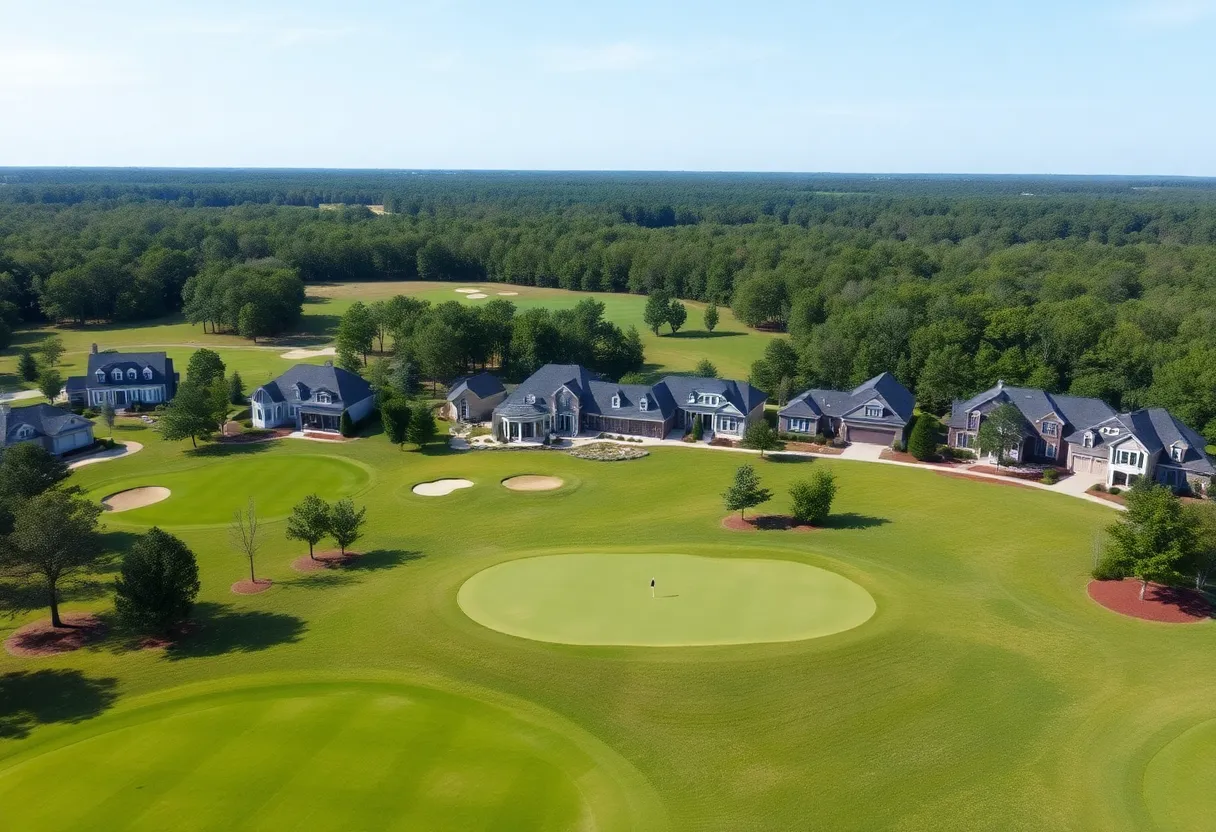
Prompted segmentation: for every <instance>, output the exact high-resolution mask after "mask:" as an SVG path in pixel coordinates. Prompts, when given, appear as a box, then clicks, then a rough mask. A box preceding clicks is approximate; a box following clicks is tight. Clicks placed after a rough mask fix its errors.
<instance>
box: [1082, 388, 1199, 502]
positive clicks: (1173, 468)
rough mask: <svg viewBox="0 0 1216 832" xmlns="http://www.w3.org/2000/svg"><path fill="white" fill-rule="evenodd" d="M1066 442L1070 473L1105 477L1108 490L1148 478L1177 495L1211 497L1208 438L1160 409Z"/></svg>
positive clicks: (1123, 416)
mask: <svg viewBox="0 0 1216 832" xmlns="http://www.w3.org/2000/svg"><path fill="white" fill-rule="evenodd" d="M1067 442H1068V467H1069V470H1072V471H1081V472H1085V473H1093V474H1104V475H1105V478H1106V486H1107V487H1108V488H1109V487H1112V486H1118V487H1119V488H1124V487H1127V486H1129V485H1131V484H1133V483H1134V482H1135V481H1136V480H1138V479H1140V478H1141V477H1148V478H1149V479H1151V480H1154V481H1155V482H1159V483H1161V484H1163V485H1168V486H1169V487H1171V488H1173V489H1175V490H1179V491H1185V490H1189V491H1191V492H1192V493H1195V494H1206V493H1208V492H1209V490H1210V488H1211V486H1212V477H1213V476H1216V464H1214V463H1213V461H1212V459H1211V457H1209V456H1208V455H1207V453H1206V451H1205V445H1206V442H1205V441H1204V439H1203V437H1201V436H1199V434H1197V433H1195V431H1193V430H1191V429H1190V428H1189V427H1187V426H1186V425H1184V424H1183V423H1182V422H1180V421H1178V420H1177V419H1176V418H1174V416H1173V414H1171V413H1170V412H1169V411H1168V410H1165V409H1164V408H1160V407H1150V408H1146V409H1144V410H1137V411H1134V412H1132V413H1120V414H1119V415H1117V416H1113V417H1111V418H1110V419H1105V420H1103V421H1101V422H1099V423H1097V424H1093V425H1089V426H1088V427H1086V428H1084V429H1082V430H1079V431H1077V432H1076V433H1075V434H1073V435H1072V436H1070V437H1068V439H1067Z"/></svg>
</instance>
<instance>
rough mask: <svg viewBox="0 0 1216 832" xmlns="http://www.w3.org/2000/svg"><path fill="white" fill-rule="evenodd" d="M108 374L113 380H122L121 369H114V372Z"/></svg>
mask: <svg viewBox="0 0 1216 832" xmlns="http://www.w3.org/2000/svg"><path fill="white" fill-rule="evenodd" d="M110 375H111V376H112V377H113V378H114V380H115V381H122V370H115V371H114V372H112V373H110Z"/></svg>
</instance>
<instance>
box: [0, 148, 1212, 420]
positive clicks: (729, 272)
mask: <svg viewBox="0 0 1216 832" xmlns="http://www.w3.org/2000/svg"><path fill="white" fill-rule="evenodd" d="M5 179H6V185H5V186H4V188H2V189H0V327H7V328H8V329H13V328H14V327H17V326H20V325H21V324H22V323H23V322H24V323H33V322H39V321H42V320H44V319H52V320H56V321H64V322H72V323H77V324H81V323H87V322H92V321H134V320H144V319H149V318H154V317H157V316H160V315H165V314H171V313H177V312H184V314H185V316H186V318H187V319H188V320H190V321H193V322H195V323H200V324H202V325H203V326H204V327H205V328H206V329H207V330H209V331H211V330H214V331H222V332H236V333H239V334H242V335H245V336H247V337H251V338H260V337H263V336H273V335H277V334H280V333H283V332H289V331H291V330H292V328H293V327H295V326H297V325H298V321H299V317H300V310H301V303H302V301H303V287H304V285H305V284H307V283H311V282H320V281H351V280H414V279H426V280H450V281H509V282H514V283H521V284H525V285H533V286H543V287H550V286H552V287H561V288H565V289H573V290H583V291H596V292H606V291H615V292H632V293H636V294H646V295H651V296H655V295H658V296H660V297H663V296H665V297H668V298H680V299H684V300H691V301H703V302H707V303H715V304H722V305H726V304H729V305H730V306H731V308H732V311H733V313H734V316H735V318H737V319H738V320H740V321H742V322H743V323H745V324H747V325H749V326H753V327H763V328H766V329H775V330H781V329H784V330H786V331H788V332H789V335H790V342H791V345H792V346H793V347H794V349H795V352H796V355H797V364H796V374H795V376H794V377H792V378H791V382H792V384H791V385H790V386H792V387H793V388H794V389H799V388H802V387H806V386H817V387H833V388H847V387H850V386H853V385H856V384H858V383H860V382H861V381H863V380H865V379H867V378H870V377H871V376H874V375H877V374H878V373H879V372H882V371H884V370H888V371H891V372H893V373H895V374H896V376H897V377H898V378H899V380H900V381H901V382H903V383H904V384H905V385H907V386H908V387H909V388H910V389H913V390H916V391H917V393H918V394H919V395H920V397H921V398H922V405H923V406H925V407H926V408H927V409H929V410H932V411H935V412H939V413H940V412H944V410H945V409H946V408H948V406H949V400H950V399H952V398H953V397H955V396H962V395H966V394H968V393H971V392H975V391H976V390H979V389H982V388H984V387H986V386H989V385H991V384H993V383H995V381H996V380H997V379H998V378H1002V379H1004V380H1005V381H1006V382H1007V383H1010V384H1021V385H1034V386H1041V387H1045V388H1047V389H1049V390H1052V391H1055V392H1067V393H1073V394H1077V395H1092V396H1100V397H1103V398H1105V399H1106V400H1107V401H1109V402H1110V403H1111V404H1112V405H1114V406H1116V407H1119V408H1132V407H1139V406H1147V405H1162V406H1166V407H1169V408H1170V409H1171V410H1174V411H1175V412H1176V413H1178V415H1179V416H1181V417H1182V418H1183V419H1185V420H1186V421H1187V422H1188V423H1190V424H1192V425H1193V426H1195V427H1196V428H1198V429H1200V430H1203V431H1205V432H1206V433H1207V434H1208V435H1209V437H1211V438H1213V439H1216V184H1214V183H1213V182H1211V181H1208V180H1182V179H1177V180H1174V179H1166V178H1126V177H1124V178H1119V177H1105V178H1085V177H1069V178H1041V177H1040V178H1034V177H979V178H964V177H949V176H942V177H886V178H881V179H880V178H874V177H862V176H824V175H726V174H704V175H697V174H568V173H566V174H547V173H532V174H518V173H511V174H505V173H504V174H495V173H467V174H464V173H443V174H435V173H427V172H405V171H402V172H368V173H362V172H360V173H356V172H340V171H339V172H323V171H300V172H280V171H235V172H234V171H163V170H162V171H158V170H142V171H132V170H119V171H113V170H111V171H103V170H34V169H29V170H19V171H15V172H10V173H6V176H5ZM1026 194H1033V196H1027V195H1026ZM323 203H324V204H336V203H344V204H346V205H347V206H348V207H345V208H342V209H340V210H324V211H318V210H316V206H318V205H320V204H323ZM366 205H383V206H384V207H385V209H386V210H387V211H388V212H389V213H388V214H387V215H383V216H379V215H375V214H372V213H371V212H370V211H368V210H367V209H366V208H365V207H364V206H366ZM390 306H391V305H389V304H386V306H385V307H384V308H377V309H376V310H374V311H373V312H372V318H373V324H374V331H375V333H376V337H377V346H378V348H379V349H380V350H381V351H383V350H384V349H385V345H384V344H383V343H380V340H381V338H382V337H383V336H384V335H385V334H387V333H389V332H392V331H395V330H397V329H400V328H401V327H405V328H407V329H408V328H410V327H411V326H412V324H410V323H409V321H408V319H409V318H410V316H411V315H413V314H415V313H416V310H411V309H410V308H409V307H408V305H398V306H397V307H395V308H390ZM488 307H489V304H487V305H486V307H483V308H488ZM369 309H370V307H369ZM653 311H654V314H653V315H652V316H651V317H652V318H654V319H655V320H656V321H657V320H658V319H659V318H660V317H661V316H660V315H659V311H660V307H659V304H658V303H656V304H655V305H654V310H653ZM688 311H689V313H693V310H688ZM449 314H450V315H452V317H453V319H449V318H448V317H445V316H446V315H449ZM558 314H561V313H557V312H553V313H548V315H549V318H548V320H546V318H545V314H544V313H535V311H534V310H529V311H528V312H525V313H522V314H521V315H519V316H516V321H515V322H513V323H512V324H511V325H510V326H503V325H502V320H501V319H499V329H498V334H499V335H500V336H502V337H501V338H499V339H498V340H497V341H496V340H494V338H493V337H492V336H490V335H487V336H485V337H484V338H483V337H478V338H476V339H474V343H476V344H482V343H486V344H493V345H494V346H493V347H492V350H493V353H494V356H495V357H499V358H502V357H504V354H505V353H512V354H514V353H516V350H514V349H513V348H511V347H510V345H511V344H513V343H515V342H516V340H517V338H518V345H519V350H518V354H519V355H520V356H521V359H520V362H521V367H528V366H535V364H536V362H537V361H539V360H541V359H542V358H543V357H544V356H550V355H560V354H561V353H562V350H560V349H558V348H555V347H554V346H553V341H554V339H555V338H559V336H560V337H564V329H563V328H561V327H560V326H558V324H557V323H556V322H555V319H554V318H553V316H555V315H558ZM696 314H699V313H696ZM440 318H441V320H439V321H438V322H436V321H432V320H428V321H427V326H430V327H432V329H433V334H435V335H436V336H437V337H441V338H444V339H447V341H448V342H449V343H450V342H451V341H452V339H453V338H456V339H459V338H460V337H461V331H460V328H459V327H458V326H457V325H456V322H455V321H454V313H442V315H441V316H440ZM694 320H696V319H695V318H694ZM561 323H562V324H564V323H565V320H563V321H561ZM662 323H663V324H669V323H671V321H670V320H668V319H666V318H664V319H663V321H662ZM682 323H683V322H682V321H679V322H676V323H675V324H674V326H675V328H677V329H678V328H679V327H680V326H681V325H682ZM652 326H653V325H652ZM708 326H709V324H708V321H707V328H708ZM656 328H657V327H656ZM453 332H455V335H453ZM584 334H585V333H584ZM364 335H365V331H363V332H360V333H359V339H357V340H360V343H366V341H365V339H364ZM621 335H622V336H624V337H623V338H622V339H620V340H621V341H622V343H623V344H624V346H623V347H622V351H623V352H624V353H626V354H624V355H615V354H612V353H613V352H614V349H615V348H609V347H608V346H606V345H605V343H604V338H603V337H593V338H582V337H580V338H579V339H577V340H578V341H579V343H580V344H583V345H586V344H592V345H593V346H592V347H590V348H588V349H589V350H590V352H592V353H596V351H597V350H598V357H597V360H598V361H599V362H600V364H601V366H604V367H606V366H611V367H613V368H616V367H619V366H624V365H628V364H630V363H632V359H633V357H634V356H633V351H634V346H635V345H634V344H633V342H632V340H631V339H630V337H629V336H628V333H627V332H623V333H621ZM7 337H8V336H5V335H4V330H3V329H2V328H0V343H2V342H3V341H4V340H6V339H7ZM596 345H598V346H596ZM479 349H480V347H479ZM584 351H587V350H584ZM432 352H434V351H432ZM434 357H435V356H434V355H433V354H432V355H431V356H430V358H432V359H434ZM506 357H507V358H511V357H512V355H506ZM424 358H427V356H425V355H423V354H416V355H414V356H413V361H412V363H411V366H414V367H418V368H419V369H418V372H421V373H422V374H424V375H425V374H426V373H427V370H426V368H425V366H424V365H425V364H426V362H425V361H424V360H423V359H424ZM432 363H435V362H434V361H432ZM481 363H485V361H484V360H483V359H482V357H481V356H479V355H477V354H465V355H462V356H461V357H460V358H459V360H458V361H457V364H458V366H466V365H470V364H472V365H479V364H481ZM610 374H611V373H610ZM782 378H783V377H778V378H776V379H773V381H772V384H774V385H776V384H779V383H780V382H781V380H782ZM770 392H771V391H770Z"/></svg>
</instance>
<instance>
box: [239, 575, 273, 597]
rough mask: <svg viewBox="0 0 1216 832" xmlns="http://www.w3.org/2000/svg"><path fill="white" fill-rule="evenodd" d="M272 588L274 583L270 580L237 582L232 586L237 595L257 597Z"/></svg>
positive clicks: (260, 579) (259, 579)
mask: <svg viewBox="0 0 1216 832" xmlns="http://www.w3.org/2000/svg"><path fill="white" fill-rule="evenodd" d="M272 586H274V581H272V580H270V579H269V578H258V579H257V580H256V581H237V582H236V583H234V584H233V585H232V591H233V593H234V594H236V595H257V594H258V593H259V592H265V591H266V590H268V589H270V588H271V587H272Z"/></svg>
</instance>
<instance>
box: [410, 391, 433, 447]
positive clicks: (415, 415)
mask: <svg viewBox="0 0 1216 832" xmlns="http://www.w3.org/2000/svg"><path fill="white" fill-rule="evenodd" d="M434 438H435V414H434V413H432V412H431V409H430V408H429V407H428V406H427V405H426V403H425V402H419V403H417V404H415V405H414V406H413V407H412V408H411V411H410V423H409V427H408V428H406V439H407V440H409V441H410V442H412V443H413V444H415V445H417V446H418V448H419V450H421V449H422V446H423V445H426V444H427V443H429V442H430V441H431V440H432V439H434Z"/></svg>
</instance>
